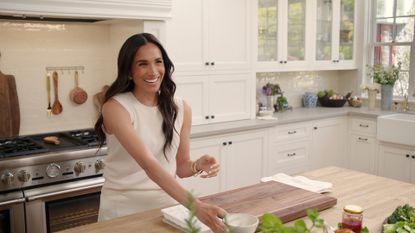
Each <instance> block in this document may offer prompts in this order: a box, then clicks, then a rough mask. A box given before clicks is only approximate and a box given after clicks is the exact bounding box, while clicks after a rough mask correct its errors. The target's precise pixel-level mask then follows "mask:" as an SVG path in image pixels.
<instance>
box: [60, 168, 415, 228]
mask: <svg viewBox="0 0 415 233" xmlns="http://www.w3.org/2000/svg"><path fill="white" fill-rule="evenodd" d="M303 175H304V176H306V177H308V178H310V179H316V180H321V181H328V182H331V183H333V185H334V188H333V192H331V193H328V194H325V195H328V196H332V197H335V198H337V205H336V206H334V207H332V208H330V209H327V210H324V211H322V212H321V213H320V215H321V217H322V218H323V219H325V220H326V222H327V223H328V224H329V225H331V226H336V225H337V223H338V222H340V221H341V216H342V211H343V206H344V205H346V204H356V205H360V206H362V207H363V208H364V213H363V215H364V220H363V221H364V222H363V225H365V226H367V227H368V228H369V230H370V232H376V233H377V232H382V230H381V229H382V222H383V221H384V220H385V218H386V217H387V216H389V215H390V214H391V213H392V212H393V211H394V210H395V208H396V207H397V206H399V205H403V204H405V203H408V204H410V205H412V206H415V185H413V184H410V183H404V182H401V181H397V180H392V179H388V178H384V177H379V176H374V175H369V174H365V173H361V172H356V171H352V170H348V169H343V168H338V167H327V168H322V169H318V170H314V171H310V172H306V173H304V174H303ZM79 232H91V233H130V232H147V233H152V232H160V233H163V232H165V233H168V232H180V231H178V230H176V229H174V228H173V227H171V226H169V225H167V224H165V223H163V221H162V214H161V212H160V210H159V209H155V210H150V211H147V212H144V213H139V214H133V215H129V216H125V217H121V218H117V219H113V220H110V221H104V222H99V223H94V224H89V225H85V226H81V227H76V228H72V229H68V230H65V231H61V232H60V233H79Z"/></svg>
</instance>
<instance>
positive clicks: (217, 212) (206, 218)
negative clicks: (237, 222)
mask: <svg viewBox="0 0 415 233" xmlns="http://www.w3.org/2000/svg"><path fill="white" fill-rule="evenodd" d="M195 208H196V217H197V218H198V219H199V220H200V221H201V222H203V223H204V224H205V225H206V226H208V227H209V228H210V229H211V230H212V231H213V232H215V233H223V232H225V231H226V229H227V227H226V225H225V223H224V222H223V221H222V220H221V219H222V218H224V217H225V215H226V214H227V213H226V211H225V210H224V209H222V208H220V207H218V206H215V205H211V204H208V203H204V202H201V201H197V202H195Z"/></svg>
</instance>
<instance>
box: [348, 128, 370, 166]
mask: <svg viewBox="0 0 415 233" xmlns="http://www.w3.org/2000/svg"><path fill="white" fill-rule="evenodd" d="M350 140H351V141H350V153H349V156H350V157H349V168H350V169H353V170H356V171H361V172H366V173H371V174H376V170H375V164H376V161H375V159H376V139H375V138H373V137H368V136H364V135H360V134H352V135H351V138H350Z"/></svg>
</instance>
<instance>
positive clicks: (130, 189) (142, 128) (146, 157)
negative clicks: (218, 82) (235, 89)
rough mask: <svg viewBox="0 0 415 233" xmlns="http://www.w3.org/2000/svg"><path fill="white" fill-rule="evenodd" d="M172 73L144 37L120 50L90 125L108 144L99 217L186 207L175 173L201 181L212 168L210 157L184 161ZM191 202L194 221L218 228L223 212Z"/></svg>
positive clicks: (186, 116) (184, 114)
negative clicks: (97, 115)
mask: <svg viewBox="0 0 415 233" xmlns="http://www.w3.org/2000/svg"><path fill="white" fill-rule="evenodd" d="M173 71H174V66H173V64H172V62H171V60H170V59H169V57H168V55H167V53H166V51H165V50H164V48H163V47H162V45H161V44H160V43H159V41H158V40H157V39H156V38H155V37H154V36H153V35H151V34H148V33H142V34H136V35H133V36H131V37H130V38H128V39H127V40H126V41H125V43H124V45H123V46H122V47H121V50H120V52H119V55H118V75H117V79H116V80H115V81H114V83H113V84H112V85H111V86H110V88H109V89H108V91H107V92H106V96H105V99H106V100H105V103H104V105H103V107H102V114H101V116H100V118H99V119H98V121H97V123H96V124H95V130H96V131H97V134H98V136H99V138H100V140H101V144H102V143H103V141H104V140H105V138H106V139H107V145H108V156H107V158H106V159H105V165H106V166H105V170H104V177H105V184H104V186H103V188H102V191H101V204H100V210H99V220H107V219H112V218H115V217H119V216H124V215H128V214H132V213H136V212H141V211H144V210H148V209H154V208H160V207H164V206H169V205H173V204H175V203H177V202H179V203H180V204H182V205H185V206H186V204H187V200H188V192H187V191H186V190H185V189H184V188H183V187H182V186H180V185H179V183H178V182H177V181H176V179H175V175H177V176H179V177H180V178H183V177H189V176H192V175H197V174H199V173H200V172H201V171H203V172H205V174H204V175H202V177H204V178H207V177H212V176H216V175H217V173H218V172H219V164H218V162H217V160H216V159H215V158H214V157H212V156H210V155H204V156H202V157H201V158H199V159H198V160H196V161H192V160H190V156H189V140H190V139H189V136H190V128H191V110H190V107H189V106H188V105H187V104H186V103H185V102H184V101H183V100H180V99H179V98H175V97H174V93H175V89H176V85H175V83H174V82H173V80H172V79H171V75H172V72H173ZM104 131H105V132H104ZM176 201H177V202H176ZM193 205H194V207H195V209H196V211H197V217H198V219H199V220H201V221H202V222H203V223H205V224H206V225H207V226H209V227H210V228H211V229H212V230H213V231H214V232H223V231H224V229H225V225H224V224H223V222H222V221H220V219H219V218H218V217H223V216H224V215H225V214H226V212H225V211H224V210H223V209H221V208H219V207H217V206H214V205H210V204H207V203H204V202H202V201H200V200H198V199H195V201H194V203H193Z"/></svg>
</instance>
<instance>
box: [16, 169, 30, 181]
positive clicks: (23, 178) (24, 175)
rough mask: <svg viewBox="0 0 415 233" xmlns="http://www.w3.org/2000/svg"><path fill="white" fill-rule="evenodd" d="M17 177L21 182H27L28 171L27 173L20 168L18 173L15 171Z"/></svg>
mask: <svg viewBox="0 0 415 233" xmlns="http://www.w3.org/2000/svg"><path fill="white" fill-rule="evenodd" d="M17 178H18V179H19V180H20V181H21V182H27V181H29V180H30V173H28V172H27V171H26V170H20V171H19V173H17Z"/></svg>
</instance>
